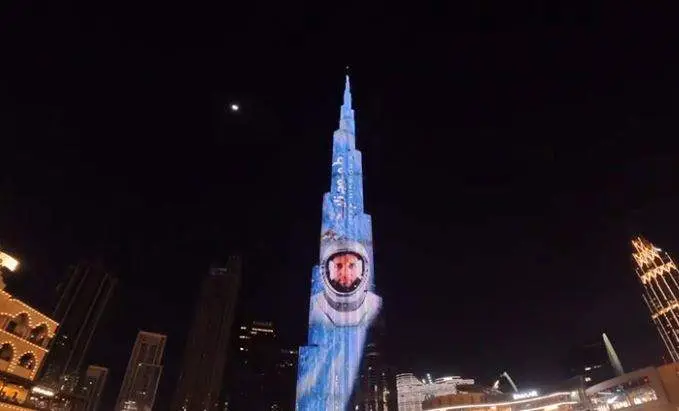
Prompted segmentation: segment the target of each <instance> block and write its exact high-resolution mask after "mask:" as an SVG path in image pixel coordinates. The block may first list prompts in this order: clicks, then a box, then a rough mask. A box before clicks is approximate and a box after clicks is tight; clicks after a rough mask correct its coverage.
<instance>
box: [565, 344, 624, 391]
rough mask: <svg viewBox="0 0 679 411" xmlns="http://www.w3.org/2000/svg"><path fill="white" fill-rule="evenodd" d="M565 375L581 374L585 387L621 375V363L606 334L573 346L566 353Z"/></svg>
mask: <svg viewBox="0 0 679 411" xmlns="http://www.w3.org/2000/svg"><path fill="white" fill-rule="evenodd" d="M567 368H568V371H567V376H568V377H569V378H570V377H576V376H582V378H583V382H584V384H585V386H586V387H591V386H592V385H596V384H598V383H600V382H602V381H605V380H608V379H611V378H613V377H615V376H616V375H622V374H623V370H622V365H621V364H620V360H619V359H618V355H617V354H616V353H615V350H614V349H613V344H611V342H610V340H609V339H608V337H607V336H606V334H603V335H602V338H601V339H598V340H595V341H591V342H588V343H585V344H582V345H579V346H577V347H574V348H572V349H571V350H570V352H569V353H568V359H567Z"/></svg>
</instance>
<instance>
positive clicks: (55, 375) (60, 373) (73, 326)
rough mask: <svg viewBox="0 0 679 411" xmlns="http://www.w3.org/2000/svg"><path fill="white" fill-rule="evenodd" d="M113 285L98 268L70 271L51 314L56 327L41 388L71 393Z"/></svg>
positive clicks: (82, 266)
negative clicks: (50, 387) (45, 386)
mask: <svg viewBox="0 0 679 411" xmlns="http://www.w3.org/2000/svg"><path fill="white" fill-rule="evenodd" d="M116 282H117V280H116V279H115V278H114V277H113V276H111V274H109V272H108V271H107V270H106V269H104V268H103V267H102V266H101V265H99V264H91V263H87V262H81V263H79V264H78V265H76V266H75V267H73V268H72V269H71V271H70V272H69V275H68V278H67V281H66V282H65V283H64V284H62V285H61V286H60V287H61V295H60V298H59V302H58V303H57V306H56V308H55V310H54V315H53V318H55V319H57V321H59V323H60V325H59V330H58V331H57V336H56V338H55V340H54V343H53V344H52V348H51V350H50V353H49V355H48V356H47V360H46V361H45V369H44V373H43V376H42V381H43V382H44V383H45V384H47V385H50V386H52V387H53V388H56V389H57V390H59V391H62V392H66V393H72V392H73V390H74V389H75V387H76V384H77V383H78V377H79V376H80V374H81V373H82V372H83V368H84V363H83V361H84V359H85V355H86V354H87V351H88V349H89V347H90V345H91V343H92V339H93V338H92V337H93V335H94V331H95V330H96V328H97V326H98V324H99V321H100V319H101V317H102V314H103V313H104V310H105V309H106V305H107V304H108V301H109V299H110V298H111V294H112V292H113V289H114V288H115V285H116Z"/></svg>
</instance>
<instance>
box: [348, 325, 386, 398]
mask: <svg viewBox="0 0 679 411" xmlns="http://www.w3.org/2000/svg"><path fill="white" fill-rule="evenodd" d="M385 340H386V327H385V323H384V318H383V317H382V316H380V318H378V320H376V321H375V322H374V324H373V327H372V328H371V329H370V331H369V333H368V337H367V343H366V346H365V352H364V355H363V361H361V368H360V371H359V376H358V381H357V386H356V389H355V390H354V398H353V400H352V404H353V407H352V410H355V411H388V410H392V411H394V410H396V409H397V408H396V407H397V406H396V379H395V376H394V375H393V372H392V369H391V367H389V365H388V363H387V360H386V355H385V352H384V342H385Z"/></svg>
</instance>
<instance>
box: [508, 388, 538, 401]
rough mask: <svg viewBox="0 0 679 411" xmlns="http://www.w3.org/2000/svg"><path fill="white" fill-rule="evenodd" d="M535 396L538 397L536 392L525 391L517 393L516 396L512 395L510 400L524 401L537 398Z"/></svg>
mask: <svg viewBox="0 0 679 411" xmlns="http://www.w3.org/2000/svg"><path fill="white" fill-rule="evenodd" d="M537 396H538V392H537V391H536V390H532V391H526V392H518V393H516V394H512V398H514V399H515V400H523V399H526V398H533V397H537Z"/></svg>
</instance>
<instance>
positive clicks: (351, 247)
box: [296, 76, 382, 411]
mask: <svg viewBox="0 0 679 411" xmlns="http://www.w3.org/2000/svg"><path fill="white" fill-rule="evenodd" d="M361 164H362V163H361V152H360V151H358V150H356V131H355V122H354V110H353V109H352V108H351V91H350V87H349V77H348V76H347V78H346V85H345V89H344V103H343V104H342V109H341V113H340V126H339V129H338V130H336V131H335V133H334V135H333V146H332V174H331V175H332V179H331V180H332V181H331V187H330V191H329V192H328V193H326V194H325V195H324V196H323V216H322V223H321V239H320V240H321V247H320V261H319V265H317V266H315V267H314V268H313V270H312V276H311V299H310V307H309V336H308V345H306V346H304V347H301V348H300V351H299V369H298V377H297V404H296V410H297V411H319V410H333V411H346V410H347V407H348V404H349V399H350V398H351V393H352V390H353V388H354V382H355V380H356V375H357V373H358V368H359V365H360V362H361V358H362V356H363V346H364V344H365V339H366V334H367V331H368V328H369V327H370V324H371V323H372V321H373V320H374V319H375V317H376V316H377V314H378V312H379V310H380V307H381V305H382V299H381V298H380V297H379V296H377V295H376V294H375V293H374V289H375V285H374V271H373V268H374V265H373V248H372V247H373V243H372V222H371V219H370V216H369V215H368V214H365V213H364V211H363V171H362V165H361Z"/></svg>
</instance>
